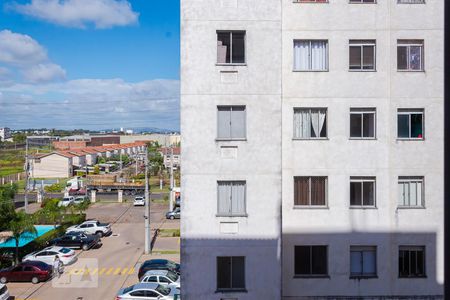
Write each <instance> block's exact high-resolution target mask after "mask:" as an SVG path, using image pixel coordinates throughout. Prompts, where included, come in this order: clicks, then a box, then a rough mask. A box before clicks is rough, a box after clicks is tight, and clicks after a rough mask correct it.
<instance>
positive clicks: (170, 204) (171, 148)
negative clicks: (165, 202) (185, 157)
mask: <svg viewBox="0 0 450 300" xmlns="http://www.w3.org/2000/svg"><path fill="white" fill-rule="evenodd" d="M173 188H174V182H173V147H172V145H170V199H169V211H173V201H174V199H173V198H174V192H173Z"/></svg>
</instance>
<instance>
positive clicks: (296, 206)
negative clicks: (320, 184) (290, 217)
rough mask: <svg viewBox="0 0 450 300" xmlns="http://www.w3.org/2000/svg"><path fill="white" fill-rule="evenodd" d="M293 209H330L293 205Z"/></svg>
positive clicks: (320, 206)
mask: <svg viewBox="0 0 450 300" xmlns="http://www.w3.org/2000/svg"><path fill="white" fill-rule="evenodd" d="M293 209H330V208H329V207H328V206H327V205H294V207H293Z"/></svg>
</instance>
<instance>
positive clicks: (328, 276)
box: [294, 274, 330, 279]
mask: <svg viewBox="0 0 450 300" xmlns="http://www.w3.org/2000/svg"><path fill="white" fill-rule="evenodd" d="M294 278H304V279H321V278H328V279H329V278H330V275H328V274H325V275H298V274H297V275H294Z"/></svg>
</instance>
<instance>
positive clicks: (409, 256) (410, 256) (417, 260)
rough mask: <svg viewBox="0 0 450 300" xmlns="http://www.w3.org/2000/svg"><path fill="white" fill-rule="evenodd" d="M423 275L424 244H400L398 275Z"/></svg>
mask: <svg viewBox="0 0 450 300" xmlns="http://www.w3.org/2000/svg"><path fill="white" fill-rule="evenodd" d="M425 276H426V275H425V246H400V247H399V253H398V277H425Z"/></svg>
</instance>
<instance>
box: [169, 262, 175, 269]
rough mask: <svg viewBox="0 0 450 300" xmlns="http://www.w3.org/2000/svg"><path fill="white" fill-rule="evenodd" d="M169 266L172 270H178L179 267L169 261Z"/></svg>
mask: <svg viewBox="0 0 450 300" xmlns="http://www.w3.org/2000/svg"><path fill="white" fill-rule="evenodd" d="M167 266H168V267H169V268H172V269H176V268H177V265H176V264H174V263H173V262H171V261H168V262H167Z"/></svg>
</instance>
